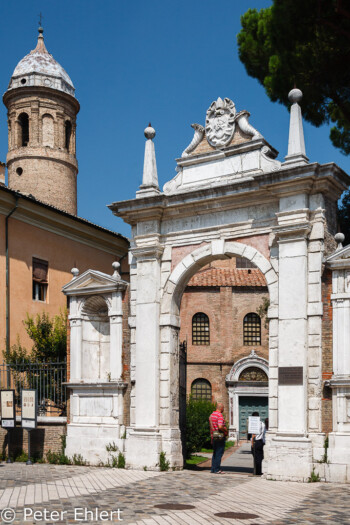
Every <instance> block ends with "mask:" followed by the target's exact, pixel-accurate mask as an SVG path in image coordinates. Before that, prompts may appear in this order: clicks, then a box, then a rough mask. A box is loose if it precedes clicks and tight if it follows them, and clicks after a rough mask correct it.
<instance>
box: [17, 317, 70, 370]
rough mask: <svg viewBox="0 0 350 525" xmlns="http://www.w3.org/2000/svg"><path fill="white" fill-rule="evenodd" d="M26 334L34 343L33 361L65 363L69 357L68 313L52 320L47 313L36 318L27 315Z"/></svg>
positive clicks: (25, 322)
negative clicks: (67, 356)
mask: <svg viewBox="0 0 350 525" xmlns="http://www.w3.org/2000/svg"><path fill="white" fill-rule="evenodd" d="M24 325H25V327H26V332H27V334H28V335H29V337H30V338H31V340H32V341H33V343H34V345H33V347H32V353H31V359H32V360H33V361H39V362H42V361H63V360H64V359H65V357H66V355H67V311H66V310H65V311H64V312H61V313H60V314H59V315H55V316H54V317H53V318H52V319H51V318H50V317H49V315H48V314H47V313H45V312H43V313H42V314H38V315H37V316H36V318H35V320H34V319H33V317H31V316H29V315H28V314H27V318H26V319H25V321H24Z"/></svg>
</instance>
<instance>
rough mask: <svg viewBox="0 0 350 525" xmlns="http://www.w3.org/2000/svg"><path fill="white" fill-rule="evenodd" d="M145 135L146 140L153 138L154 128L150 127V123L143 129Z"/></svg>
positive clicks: (154, 134)
mask: <svg viewBox="0 0 350 525" xmlns="http://www.w3.org/2000/svg"><path fill="white" fill-rule="evenodd" d="M144 134H145V137H146V139H148V140H152V139H154V137H155V136H156V130H155V129H154V128H152V126H151V123H149V124H148V126H147V128H146V129H145V131H144Z"/></svg>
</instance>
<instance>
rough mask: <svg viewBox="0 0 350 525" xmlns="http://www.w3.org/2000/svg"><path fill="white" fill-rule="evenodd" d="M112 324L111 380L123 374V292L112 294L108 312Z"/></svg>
mask: <svg viewBox="0 0 350 525" xmlns="http://www.w3.org/2000/svg"><path fill="white" fill-rule="evenodd" d="M108 315H109V324H110V357H109V359H110V373H111V381H117V380H120V379H121V376H122V347H123V324H122V323H123V307H122V292H121V291H120V292H114V293H113V294H112V305H111V308H110V310H109V312H108Z"/></svg>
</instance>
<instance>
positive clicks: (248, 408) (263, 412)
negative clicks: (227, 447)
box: [239, 396, 269, 439]
mask: <svg viewBox="0 0 350 525" xmlns="http://www.w3.org/2000/svg"><path fill="white" fill-rule="evenodd" d="M253 412H259V416H260V419H262V420H263V421H265V419H266V418H267V417H269V405H268V398H267V397H253V396H249V397H248V396H247V397H243V396H240V397H239V437H240V439H246V438H247V420H248V417H249V416H251V415H252V414H253Z"/></svg>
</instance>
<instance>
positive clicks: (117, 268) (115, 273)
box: [112, 261, 120, 279]
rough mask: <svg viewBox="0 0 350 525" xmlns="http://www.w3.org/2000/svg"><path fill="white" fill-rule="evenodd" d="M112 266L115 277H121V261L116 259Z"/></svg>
mask: <svg viewBox="0 0 350 525" xmlns="http://www.w3.org/2000/svg"><path fill="white" fill-rule="evenodd" d="M112 268H113V270H114V272H113V277H117V278H119V279H120V275H119V268H120V263H119V262H118V261H114V262H113V263H112Z"/></svg>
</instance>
